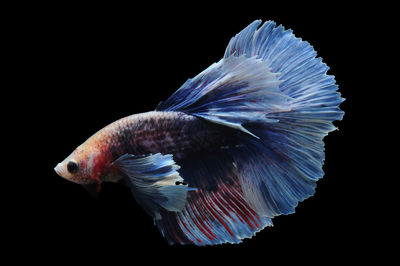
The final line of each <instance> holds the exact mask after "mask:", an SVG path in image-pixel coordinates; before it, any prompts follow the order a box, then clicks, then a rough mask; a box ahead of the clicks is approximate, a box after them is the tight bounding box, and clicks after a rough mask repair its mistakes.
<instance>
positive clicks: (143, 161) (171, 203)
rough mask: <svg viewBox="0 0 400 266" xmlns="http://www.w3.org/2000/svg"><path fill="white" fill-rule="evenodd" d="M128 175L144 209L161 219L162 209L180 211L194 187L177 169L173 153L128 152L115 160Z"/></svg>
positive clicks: (134, 192)
mask: <svg viewBox="0 0 400 266" xmlns="http://www.w3.org/2000/svg"><path fill="white" fill-rule="evenodd" d="M113 164H114V165H116V166H117V167H118V168H119V169H120V171H121V172H123V173H124V174H125V176H126V183H127V184H128V185H129V187H130V188H131V190H132V192H133V195H134V196H135V198H136V200H137V201H138V203H139V204H140V205H141V206H142V207H143V208H144V209H145V211H146V212H147V213H148V214H149V215H151V216H152V217H153V218H155V219H160V218H161V216H160V211H161V210H166V211H170V212H179V211H181V210H182V209H183V208H184V207H185V204H186V196H187V192H188V191H190V190H192V189H191V188H189V187H188V185H187V184H186V183H185V182H184V180H183V178H182V177H181V176H180V175H179V172H178V171H177V170H178V169H179V168H180V167H179V166H178V165H177V164H176V163H175V161H174V160H173V158H172V155H171V154H167V155H162V154H161V153H157V154H151V155H148V156H144V157H142V156H141V157H137V156H134V155H132V154H125V155H122V156H121V157H119V158H118V159H117V160H115V161H114V163H113Z"/></svg>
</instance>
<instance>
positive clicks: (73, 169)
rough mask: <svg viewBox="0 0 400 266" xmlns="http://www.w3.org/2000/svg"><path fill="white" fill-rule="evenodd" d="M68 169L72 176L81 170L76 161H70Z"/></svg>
mask: <svg viewBox="0 0 400 266" xmlns="http://www.w3.org/2000/svg"><path fill="white" fill-rule="evenodd" d="M67 169H68V172H70V173H71V174H75V173H76V172H78V170H79V165H78V163H77V162H75V161H69V162H68V164H67Z"/></svg>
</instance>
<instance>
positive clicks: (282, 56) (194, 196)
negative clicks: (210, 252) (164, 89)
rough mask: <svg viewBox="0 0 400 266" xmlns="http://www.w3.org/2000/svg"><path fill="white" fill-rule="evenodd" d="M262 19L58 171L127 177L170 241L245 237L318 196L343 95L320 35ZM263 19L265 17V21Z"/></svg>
mask: <svg viewBox="0 0 400 266" xmlns="http://www.w3.org/2000/svg"><path fill="white" fill-rule="evenodd" d="M260 24H261V21H255V22H253V23H252V24H250V25H249V26H248V27H246V28H245V29H244V30H243V31H241V32H240V33H239V34H237V35H236V36H235V37H234V38H232V39H231V41H230V42H229V45H228V47H227V48H226V51H225V55H224V57H223V58H222V59H221V60H220V61H219V62H217V63H214V64H212V65H211V66H210V67H209V68H207V69H206V70H204V71H203V72H201V73H200V74H199V75H197V76H196V77H195V78H193V79H189V80H188V81H187V82H186V83H184V84H183V85H182V86H181V87H180V88H179V89H178V90H177V91H176V92H175V93H173V94H172V95H171V97H169V98H168V99H167V100H166V101H164V102H162V103H160V104H159V105H158V107H157V108H156V110H155V111H152V112H147V113H141V114H134V115H131V116H128V117H125V118H122V119H120V120H118V121H115V122H114V123H112V124H110V125H108V126H106V127H105V128H103V129H101V130H100V131H98V132H97V133H95V134H94V135H93V136H92V137H90V138H89V139H88V140H87V141H85V142H84V143H83V144H81V145H80V146H78V147H77V148H76V149H75V150H74V151H73V152H72V153H71V154H70V155H69V156H68V157H67V158H66V159H65V160H64V161H62V162H61V163H59V164H58V165H57V166H56V168H55V171H56V172H57V174H58V175H60V176H62V177H63V178H66V179H68V180H70V181H72V182H75V183H78V184H81V185H83V186H84V187H85V188H87V189H88V190H89V191H90V192H92V193H94V194H96V193H98V192H99V191H100V188H101V183H102V182H104V181H107V182H119V183H122V184H124V185H126V186H128V187H129V188H130V189H131V191H132V193H133V195H134V197H135V199H136V201H137V202H138V203H139V204H140V205H141V206H142V207H143V209H144V210H145V211H146V213H147V214H149V215H150V216H152V217H153V219H154V223H155V225H156V226H157V228H158V229H159V231H160V232H161V234H162V236H163V237H165V238H166V239H167V241H168V242H169V243H170V244H174V243H180V244H195V245H215V244H221V243H240V242H241V241H242V239H244V238H250V237H252V236H253V235H254V234H255V233H257V232H258V231H260V230H262V229H263V228H264V227H266V226H272V219H273V218H274V217H276V216H278V215H285V214H291V213H294V212H295V208H296V206H297V205H298V203H299V202H301V201H303V200H305V199H306V198H308V197H310V196H312V195H313V194H314V192H315V187H316V184H317V181H318V179H320V178H322V177H323V175H324V172H323V170H322V165H323V162H324V158H325V153H324V142H323V138H324V137H325V136H326V135H327V134H328V133H329V132H330V131H332V130H335V129H336V127H334V126H333V124H332V122H333V121H335V120H341V119H342V117H343V115H344V112H343V111H342V110H340V108H339V105H340V103H341V102H343V100H344V99H343V98H341V96H340V93H339V92H337V89H338V86H337V85H336V84H335V79H334V77H333V76H330V75H327V71H328V67H327V66H326V65H325V64H324V63H322V61H321V59H320V58H318V57H316V52H315V51H314V49H313V48H312V46H311V45H310V44H308V43H307V42H304V41H302V40H301V39H298V38H296V37H295V36H294V35H293V33H292V32H291V31H290V30H284V28H283V27H282V26H278V27H276V25H275V23H273V22H271V21H269V22H266V23H264V24H263V25H262V26H261V27H259V26H260ZM258 27H259V28H258Z"/></svg>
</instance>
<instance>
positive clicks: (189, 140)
mask: <svg viewBox="0 0 400 266" xmlns="http://www.w3.org/2000/svg"><path fill="white" fill-rule="evenodd" d="M225 131H226V130H225V128H224V127H222V126H218V125H211V124H210V123H208V122H207V121H204V120H203V119H201V118H198V117H195V116H192V115H187V114H185V113H182V112H173V111H165V112H164V111H161V112H158V111H152V112H146V113H140V114H134V115H130V116H128V117H124V118H122V119H119V120H117V121H115V122H113V123H111V124H110V125H108V126H106V127H105V128H103V129H101V130H99V131H98V132H97V133H95V134H94V135H93V136H91V137H90V138H89V139H88V140H86V141H85V142H84V143H83V144H82V145H80V146H79V147H77V148H76V149H75V150H74V151H73V153H72V154H71V155H70V156H68V157H67V158H66V159H65V160H64V162H62V163H60V164H59V165H58V166H57V167H56V171H57V172H58V173H59V174H60V175H61V176H66V175H68V170H67V164H68V161H69V160H70V159H71V158H75V159H76V160H78V161H80V162H81V164H82V163H84V162H85V165H82V166H83V168H84V169H87V172H86V173H85V174H83V175H73V176H72V175H71V176H70V177H69V178H68V179H69V180H70V181H73V182H76V183H79V184H92V183H93V182H96V183H97V184H100V183H101V182H102V181H110V182H116V181H118V180H120V179H121V176H120V175H119V174H118V171H117V170H116V169H115V167H114V166H113V164H112V163H113V162H114V161H115V160H117V159H118V158H119V157H121V156H122V155H124V154H134V155H140V156H142V155H148V154H156V153H162V154H172V155H173V156H174V159H175V160H176V161H180V160H183V159H185V158H188V157H190V156H191V155H193V154H197V153H200V152H204V151H210V150H213V149H219V148H220V147H222V148H224V147H227V145H229V144H231V145H234V143H235V142H234V140H233V138H231V141H229V135H227V134H224V133H225Z"/></svg>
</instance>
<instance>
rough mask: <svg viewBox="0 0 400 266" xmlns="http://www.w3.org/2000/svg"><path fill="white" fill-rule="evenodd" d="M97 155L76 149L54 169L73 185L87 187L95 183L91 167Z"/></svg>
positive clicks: (96, 178)
mask: <svg viewBox="0 0 400 266" xmlns="http://www.w3.org/2000/svg"><path fill="white" fill-rule="evenodd" d="M96 155H97V154H96V153H95V152H92V151H90V150H87V149H85V148H84V147H82V146H79V147H78V148H76V149H75V150H74V151H73V152H72V153H71V154H70V155H69V156H68V157H67V158H65V159H64V160H63V161H62V162H61V163H59V164H57V166H56V167H55V168H54V170H55V171H56V173H57V174H58V175H59V176H61V177H63V178H65V179H67V180H69V181H72V182H74V183H78V184H81V185H87V184H92V183H96V181H98V177H97V176H94V171H93V168H94V167H93V166H94V161H95V158H96V157H97V156H96Z"/></svg>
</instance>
